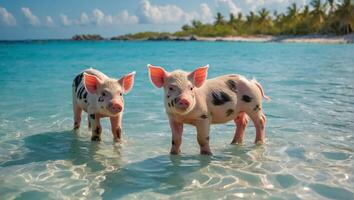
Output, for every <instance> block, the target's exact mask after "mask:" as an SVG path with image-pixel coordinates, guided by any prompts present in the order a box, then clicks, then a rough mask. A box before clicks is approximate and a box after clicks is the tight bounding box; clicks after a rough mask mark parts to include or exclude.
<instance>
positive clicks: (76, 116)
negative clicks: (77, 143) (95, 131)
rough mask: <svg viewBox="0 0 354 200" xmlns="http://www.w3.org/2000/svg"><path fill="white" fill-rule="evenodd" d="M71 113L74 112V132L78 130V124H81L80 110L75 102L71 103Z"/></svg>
mask: <svg viewBox="0 0 354 200" xmlns="http://www.w3.org/2000/svg"><path fill="white" fill-rule="evenodd" d="M73 111H74V130H78V129H79V128H80V123H81V113H82V109H81V108H80V106H79V105H77V104H76V103H75V102H74V103H73Z"/></svg>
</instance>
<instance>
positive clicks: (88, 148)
mask: <svg viewBox="0 0 354 200" xmlns="http://www.w3.org/2000/svg"><path fill="white" fill-rule="evenodd" d="M148 63H151V64H155V65H161V66H166V69H168V70H172V69H176V68H182V69H185V70H192V69H194V68H195V67H197V66H201V65H204V64H210V69H209V77H215V76H218V75H222V74H227V73H239V74H243V75H245V76H247V77H248V78H253V77H256V78H257V80H258V81H259V82H260V83H262V85H263V88H264V89H265V92H266V94H267V95H268V96H270V97H271V101H269V102H265V103H264V111H265V114H266V116H267V118H268V124H267V129H266V138H267V142H266V145H264V146H261V147H257V146H255V145H254V144H253V140H254V138H255V130H254V127H253V126H252V124H250V127H248V128H247V130H246V141H245V143H244V145H242V146H233V145H229V143H230V142H231V139H232V137H233V134H234V125H233V123H231V122H230V123H228V124H224V125H214V126H212V129H211V139H210V142H211V148H212V151H213V153H214V155H213V156H211V157H208V156H201V155H199V147H198V144H197V142H196V132H195V129H194V128H193V127H191V126H186V128H185V131H184V135H183V144H182V152H183V153H182V154H181V155H179V156H170V155H169V148H170V143H171V133H170V129H169V126H168V123H167V117H166V115H165V113H164V109H163V102H162V98H163V97H162V96H163V93H162V90H158V89H155V88H154V87H153V86H152V85H151V84H150V82H149V78H148V76H147V68H146V64H148ZM91 66H92V67H95V68H97V69H99V70H101V71H103V72H104V73H106V74H108V75H110V76H115V77H120V76H121V75H123V74H126V73H129V72H130V71H133V70H135V71H136V72H137V74H136V82H135V86H134V88H133V90H132V91H131V93H129V94H128V95H127V96H126V97H125V100H126V110H125V115H124V120H123V129H124V134H123V136H124V142H123V144H121V145H117V144H113V142H112V135H111V133H110V130H109V123H108V120H107V119H104V120H103V142H101V143H96V142H91V141H90V133H89V131H88V130H87V128H86V123H87V122H86V117H83V118H84V121H83V125H82V129H81V132H80V134H74V133H73V132H72V131H71V129H72V124H73V122H72V110H71V106H72V105H71V83H72V79H73V78H74V77H75V75H76V74H77V73H79V72H80V71H81V70H83V69H85V68H88V67H91ZM353 72H354V45H321V44H281V43H233V42H210V43H209V42H36V43H31V42H29V43H0V96H1V100H0V196H1V197H0V199H64V198H72V199H78V198H82V199H85V198H89V199H101V198H102V199H117V198H122V199H169V198H170V199H179V198H188V199H242V198H244V199H263V198H267V199H268V198H269V199H326V198H327V199H354V175H353V173H354V160H353V159H354V78H353V76H354V73H353Z"/></svg>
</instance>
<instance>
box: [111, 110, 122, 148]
mask: <svg viewBox="0 0 354 200" xmlns="http://www.w3.org/2000/svg"><path fill="white" fill-rule="evenodd" d="M121 116H122V115H121V114H120V115H118V116H117V117H110V121H111V130H112V134H113V139H114V141H115V142H120V140H121V138H122V118H121Z"/></svg>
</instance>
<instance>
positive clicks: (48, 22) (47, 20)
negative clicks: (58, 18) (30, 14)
mask: <svg viewBox="0 0 354 200" xmlns="http://www.w3.org/2000/svg"><path fill="white" fill-rule="evenodd" d="M45 25H46V26H48V27H53V26H54V21H53V18H52V17H51V16H47V17H46V18H45Z"/></svg>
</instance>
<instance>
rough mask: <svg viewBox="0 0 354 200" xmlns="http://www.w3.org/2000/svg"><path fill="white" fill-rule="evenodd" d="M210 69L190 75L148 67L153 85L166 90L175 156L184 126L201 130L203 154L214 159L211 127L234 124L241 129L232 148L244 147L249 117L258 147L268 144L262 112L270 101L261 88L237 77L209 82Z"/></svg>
mask: <svg viewBox="0 0 354 200" xmlns="http://www.w3.org/2000/svg"><path fill="white" fill-rule="evenodd" d="M208 67H209V66H208V65H207V66H204V67H199V68H197V69H196V70H194V71H193V72H191V73H188V72H185V71H181V70H176V71H173V72H167V71H165V70H164V69H163V68H162V67H156V66H152V65H148V69H149V75H150V79H151V82H152V83H153V85H155V86H156V87H158V88H161V87H163V89H164V93H165V94H164V95H165V96H164V101H165V109H166V113H167V115H168V118H169V123H170V127H171V130H172V148H171V154H178V153H180V146H181V143H182V132H183V124H191V125H193V126H195V127H196V128H197V140H198V143H199V145H200V153H201V154H208V155H211V151H210V147H209V130H210V124H220V123H226V122H228V121H230V120H233V121H234V122H235V124H236V127H237V129H236V131H235V135H234V138H233V140H232V144H239V143H242V141H243V138H244V133H245V128H246V127H247V124H248V117H247V116H249V117H250V118H251V119H252V121H253V123H254V126H255V128H256V139H255V142H256V144H262V143H263V142H264V137H265V123H266V117H265V116H264V114H263V112H262V97H264V98H265V99H268V97H267V96H265V95H264V93H263V89H262V87H261V85H260V84H259V83H258V82H256V81H255V80H247V79H246V78H245V77H243V76H241V75H236V74H230V75H224V76H219V77H216V78H213V79H209V80H206V78H207V71H208Z"/></svg>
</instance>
